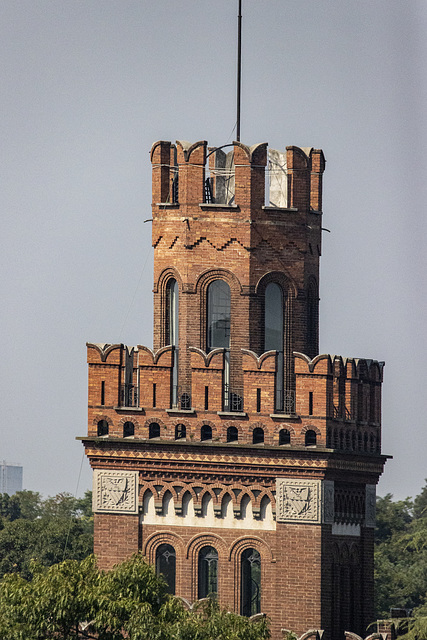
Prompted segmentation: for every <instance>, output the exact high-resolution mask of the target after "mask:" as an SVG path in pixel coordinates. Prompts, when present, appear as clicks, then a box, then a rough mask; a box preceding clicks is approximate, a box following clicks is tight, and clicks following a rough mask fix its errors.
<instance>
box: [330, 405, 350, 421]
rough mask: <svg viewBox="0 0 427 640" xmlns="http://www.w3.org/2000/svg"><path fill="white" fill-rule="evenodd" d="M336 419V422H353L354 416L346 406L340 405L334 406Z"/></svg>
mask: <svg viewBox="0 0 427 640" xmlns="http://www.w3.org/2000/svg"><path fill="white" fill-rule="evenodd" d="M333 410H334V418H335V420H352V419H353V418H352V414H351V411H349V409H347V407H346V406H345V405H344V404H340V405H338V407H337V406H336V405H335V404H334V405H333Z"/></svg>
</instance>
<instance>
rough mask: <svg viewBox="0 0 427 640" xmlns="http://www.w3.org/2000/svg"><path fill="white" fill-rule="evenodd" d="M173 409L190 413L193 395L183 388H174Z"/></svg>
mask: <svg viewBox="0 0 427 640" xmlns="http://www.w3.org/2000/svg"><path fill="white" fill-rule="evenodd" d="M172 409H179V410H180V411H190V409H191V393H190V392H189V391H188V390H186V389H184V388H183V387H181V386H173V389H172Z"/></svg>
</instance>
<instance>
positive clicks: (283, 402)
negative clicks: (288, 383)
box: [274, 389, 295, 415]
mask: <svg viewBox="0 0 427 640" xmlns="http://www.w3.org/2000/svg"><path fill="white" fill-rule="evenodd" d="M274 410H275V411H276V412H277V413H285V414H286V415H293V414H294V413H295V391H294V390H293V389H277V390H276V406H275V408H274Z"/></svg>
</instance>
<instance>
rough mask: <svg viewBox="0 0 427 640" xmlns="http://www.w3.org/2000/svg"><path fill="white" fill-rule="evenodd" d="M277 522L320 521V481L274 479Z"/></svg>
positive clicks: (310, 522) (309, 522) (308, 522)
mask: <svg viewBox="0 0 427 640" xmlns="http://www.w3.org/2000/svg"><path fill="white" fill-rule="evenodd" d="M276 491H277V492H276V509H277V511H276V519H277V522H295V523H296V522H298V523H299V524H300V523H301V524H302V523H307V524H314V523H318V522H321V481H320V480H292V479H290V478H278V479H277V480H276Z"/></svg>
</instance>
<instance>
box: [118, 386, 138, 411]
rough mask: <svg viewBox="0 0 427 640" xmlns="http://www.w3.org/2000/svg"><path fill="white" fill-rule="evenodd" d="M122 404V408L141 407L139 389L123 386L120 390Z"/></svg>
mask: <svg viewBox="0 0 427 640" xmlns="http://www.w3.org/2000/svg"><path fill="white" fill-rule="evenodd" d="M120 404H121V406H122V407H138V406H139V389H138V387H136V386H135V385H133V384H123V385H122V386H121V389H120Z"/></svg>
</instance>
